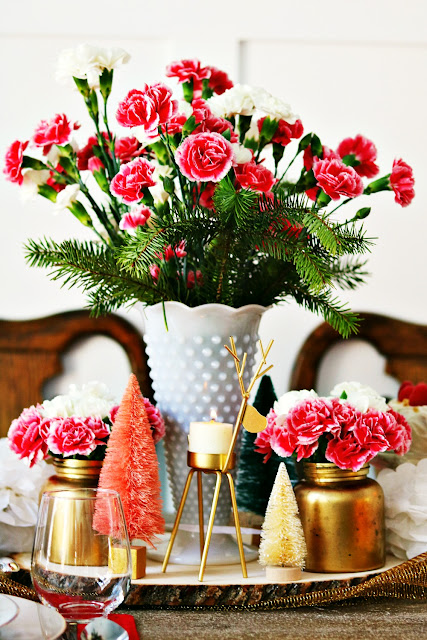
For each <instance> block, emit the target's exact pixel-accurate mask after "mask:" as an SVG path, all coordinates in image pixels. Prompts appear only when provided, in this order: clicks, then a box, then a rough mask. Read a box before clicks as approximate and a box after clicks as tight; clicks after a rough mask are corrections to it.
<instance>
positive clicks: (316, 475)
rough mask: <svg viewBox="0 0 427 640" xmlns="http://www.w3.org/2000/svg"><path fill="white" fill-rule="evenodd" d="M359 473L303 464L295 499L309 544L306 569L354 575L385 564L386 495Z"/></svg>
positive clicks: (365, 469) (367, 467) (316, 464)
mask: <svg viewBox="0 0 427 640" xmlns="http://www.w3.org/2000/svg"><path fill="white" fill-rule="evenodd" d="M368 471H369V465H365V466H364V467H362V468H361V469H360V470H359V471H351V470H347V469H340V468H339V467H337V466H336V465H335V464H330V463H306V462H305V463H304V465H303V473H304V479H303V480H302V481H301V482H299V483H298V484H297V485H296V486H295V496H296V499H297V502H298V508H299V512H300V517H301V523H302V526H303V530H304V535H305V540H306V543H307V562H306V569H307V570H308V571H314V572H319V573H347V572H348V573H352V572H357V571H368V570H371V569H378V568H380V567H382V566H383V565H384V562H385V527H384V495H383V491H382V489H381V487H380V485H379V484H378V483H377V482H376V481H375V480H373V479H371V478H368V477H367V474H368Z"/></svg>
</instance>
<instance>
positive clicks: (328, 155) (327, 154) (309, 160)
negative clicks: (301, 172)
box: [303, 145, 341, 171]
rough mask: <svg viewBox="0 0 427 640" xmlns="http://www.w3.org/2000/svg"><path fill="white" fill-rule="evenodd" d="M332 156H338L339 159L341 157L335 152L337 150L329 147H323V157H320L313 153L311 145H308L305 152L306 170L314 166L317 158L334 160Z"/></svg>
mask: <svg viewBox="0 0 427 640" xmlns="http://www.w3.org/2000/svg"><path fill="white" fill-rule="evenodd" d="M332 158H336V159H337V160H340V159H341V158H340V156H339V155H338V154H337V153H335V151H332V149H329V147H322V158H318V157H317V156H314V155H313V149H312V148H311V145H308V147H307V148H306V149H304V153H303V162H304V168H305V170H306V171H310V169H312V168H313V162H314V161H315V160H316V161H317V160H320V159H322V160H332Z"/></svg>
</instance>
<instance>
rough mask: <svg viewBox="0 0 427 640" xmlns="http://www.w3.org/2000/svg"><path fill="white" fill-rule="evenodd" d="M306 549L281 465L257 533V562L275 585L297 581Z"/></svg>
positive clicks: (293, 502)
mask: <svg viewBox="0 0 427 640" xmlns="http://www.w3.org/2000/svg"><path fill="white" fill-rule="evenodd" d="M306 555H307V548H306V544H305V539H304V533H303V529H302V525H301V520H300V518H299V512H298V505H297V501H296V499H295V494H294V491H293V489H292V485H291V481H290V479H289V475H288V472H287V470H286V466H285V464H284V463H283V462H282V463H281V464H280V466H279V469H278V471H277V475H276V480H275V481H274V485H273V489H272V491H271V495H270V499H269V501H268V505H267V510H266V512H265V519H264V523H263V525H262V531H261V543H260V547H259V562H260V564H261V565H263V566H265V567H266V575H267V577H268V578H271V579H272V580H276V581H278V582H287V581H292V580H298V579H299V578H300V577H301V570H302V569H303V568H304V566H305V558H306Z"/></svg>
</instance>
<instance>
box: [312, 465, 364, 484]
mask: <svg viewBox="0 0 427 640" xmlns="http://www.w3.org/2000/svg"><path fill="white" fill-rule="evenodd" d="M303 472H304V478H305V479H306V480H311V481H312V482H317V483H328V482H342V481H344V480H363V479H364V478H366V476H367V475H368V473H369V464H365V465H364V466H363V467H362V468H361V469H359V470H358V471H352V470H351V469H340V468H339V467H337V465H336V464H333V463H332V462H304V463H303Z"/></svg>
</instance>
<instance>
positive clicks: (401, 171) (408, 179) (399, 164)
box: [390, 160, 415, 207]
mask: <svg viewBox="0 0 427 640" xmlns="http://www.w3.org/2000/svg"><path fill="white" fill-rule="evenodd" d="M414 184H415V180H414V175H413V171H412V168H411V167H410V166H409V164H406V162H404V161H403V160H395V161H394V162H393V170H392V172H391V174H390V185H391V188H392V189H393V191H394V201H395V202H397V204H400V205H401V206H402V207H407V206H408V204H410V203H411V202H412V200H413V199H414V197H415V191H414Z"/></svg>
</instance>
